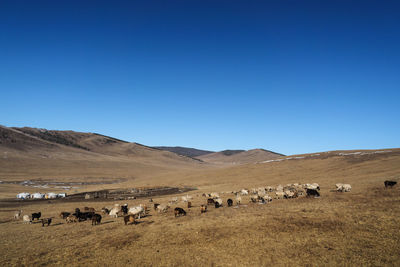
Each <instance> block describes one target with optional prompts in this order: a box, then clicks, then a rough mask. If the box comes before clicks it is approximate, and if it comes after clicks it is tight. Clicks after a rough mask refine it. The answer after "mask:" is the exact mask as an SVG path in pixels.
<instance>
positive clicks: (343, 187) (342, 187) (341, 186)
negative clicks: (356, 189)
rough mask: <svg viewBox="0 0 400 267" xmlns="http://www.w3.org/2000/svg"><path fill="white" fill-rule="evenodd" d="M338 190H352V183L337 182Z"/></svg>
mask: <svg viewBox="0 0 400 267" xmlns="http://www.w3.org/2000/svg"><path fill="white" fill-rule="evenodd" d="M335 186H336V191H338V192H350V191H351V185H349V184H340V183H339V184H336V185H335Z"/></svg>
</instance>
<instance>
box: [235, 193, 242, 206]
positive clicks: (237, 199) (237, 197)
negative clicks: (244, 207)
mask: <svg viewBox="0 0 400 267" xmlns="http://www.w3.org/2000/svg"><path fill="white" fill-rule="evenodd" d="M240 203H242V197H241V196H239V195H237V196H236V204H237V205H240Z"/></svg>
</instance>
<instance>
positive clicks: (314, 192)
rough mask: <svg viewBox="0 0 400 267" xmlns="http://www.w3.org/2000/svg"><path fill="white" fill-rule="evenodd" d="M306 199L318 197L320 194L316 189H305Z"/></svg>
mask: <svg viewBox="0 0 400 267" xmlns="http://www.w3.org/2000/svg"><path fill="white" fill-rule="evenodd" d="M306 194H307V197H311V196H313V197H320V194H319V192H318V190H317V189H307V191H306Z"/></svg>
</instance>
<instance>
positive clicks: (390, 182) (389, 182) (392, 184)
mask: <svg viewBox="0 0 400 267" xmlns="http://www.w3.org/2000/svg"><path fill="white" fill-rule="evenodd" d="M384 184H385V188H388V187H390V188H392V187H393V186H395V185H396V184H397V182H396V181H385V182H384Z"/></svg>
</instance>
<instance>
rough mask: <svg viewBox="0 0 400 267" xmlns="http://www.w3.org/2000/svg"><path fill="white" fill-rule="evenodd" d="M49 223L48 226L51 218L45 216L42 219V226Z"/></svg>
mask: <svg viewBox="0 0 400 267" xmlns="http://www.w3.org/2000/svg"><path fill="white" fill-rule="evenodd" d="M45 224H47V226H50V224H51V218H44V219H42V227H43V226H44V225H45Z"/></svg>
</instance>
